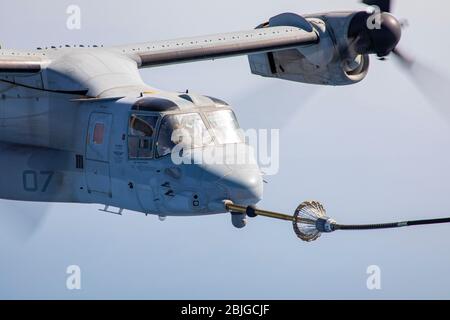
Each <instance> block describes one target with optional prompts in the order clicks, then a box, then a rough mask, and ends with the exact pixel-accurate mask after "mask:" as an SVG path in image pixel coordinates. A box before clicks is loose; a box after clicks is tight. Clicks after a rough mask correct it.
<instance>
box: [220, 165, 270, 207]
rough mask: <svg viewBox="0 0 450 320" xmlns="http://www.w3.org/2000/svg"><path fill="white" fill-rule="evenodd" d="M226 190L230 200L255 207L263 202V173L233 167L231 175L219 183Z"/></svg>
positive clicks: (257, 169) (254, 169)
mask: <svg viewBox="0 0 450 320" xmlns="http://www.w3.org/2000/svg"><path fill="white" fill-rule="evenodd" d="M217 183H218V184H219V185H220V186H221V187H222V188H225V190H226V191H227V193H228V195H229V198H230V199H229V200H231V201H233V202H234V203H237V204H241V205H254V204H256V203H258V202H259V201H261V199H262V195H263V180H262V175H261V171H260V170H259V168H258V167H257V166H255V167H251V168H250V167H239V166H236V167H231V170H230V173H229V174H227V175H226V176H224V177H223V178H222V179H220V180H219V181H218V182H217Z"/></svg>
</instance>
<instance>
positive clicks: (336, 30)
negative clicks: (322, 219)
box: [0, 1, 401, 228]
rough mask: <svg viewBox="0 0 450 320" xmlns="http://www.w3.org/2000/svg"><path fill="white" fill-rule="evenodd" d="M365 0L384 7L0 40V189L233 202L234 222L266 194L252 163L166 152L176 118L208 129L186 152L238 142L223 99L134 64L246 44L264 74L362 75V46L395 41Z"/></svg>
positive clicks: (380, 50) (319, 78)
mask: <svg viewBox="0 0 450 320" xmlns="http://www.w3.org/2000/svg"><path fill="white" fill-rule="evenodd" d="M364 2H365V3H366V4H369V5H373V4H376V5H378V7H379V8H380V9H381V12H378V13H377V12H375V14H374V13H373V12H369V11H358V12H326V13H319V14H310V15H303V16H301V15H298V14H294V13H283V14H280V15H277V16H274V17H272V18H270V19H269V20H268V21H266V22H264V23H262V24H261V25H259V26H258V27H257V28H256V29H252V30H248V31H241V32H234V33H224V34H217V35H208V36H203V37H194V38H186V39H177V40H169V41H160V42H148V43H140V44H131V45H122V46H116V47H109V48H106V47H97V46H91V47H82V46H80V47H69V46H58V47H51V48H44V49H42V48H38V49H37V50H34V51H20V50H13V49H1V50H0V140H1V147H0V150H1V151H0V167H1V168H2V169H1V180H0V198H2V199H10V200H20V201H42V202H65V203H97V204H102V205H105V209H106V210H109V208H110V207H113V208H117V213H121V212H122V210H123V209H127V210H132V211H137V212H143V213H145V214H155V215H159V216H161V217H165V216H180V215H182V216H191V215H192V216H200V215H207V214H217V213H225V212H231V213H232V215H231V216H232V222H233V225H234V226H235V227H238V228H240V227H243V226H244V225H245V218H246V216H247V215H250V216H255V215H256V213H257V212H256V211H255V207H253V206H252V205H255V204H256V203H258V202H259V201H260V200H261V198H262V194H263V180H262V174H261V171H260V168H259V167H258V165H257V164H256V163H254V162H252V163H246V164H242V163H241V164H229V163H223V164H207V163H200V164H198V163H196V162H195V161H194V162H193V164H175V163H174V162H173V159H172V156H171V155H172V153H173V152H172V151H173V149H174V147H175V146H176V145H177V141H174V137H173V136H174V135H173V131H175V130H178V131H179V130H180V129H182V132H183V133H182V136H181V137H178V138H177V139H179V138H181V140H183V139H186V140H190V139H191V138H192V140H193V141H195V139H194V138H195V137H193V136H192V135H194V134H199V132H200V134H202V135H203V137H204V136H207V137H208V138H207V139H202V142H201V143H200V144H199V143H197V144H195V145H194V144H191V146H190V148H189V146H187V145H186V144H185V147H186V148H185V150H184V151H185V152H186V154H189V155H190V157H192V158H195V157H196V156H198V154H199V153H201V152H203V151H204V150H205V149H213V150H216V151H220V150H221V149H224V148H225V147H226V146H227V145H230V144H235V145H241V146H245V142H244V141H243V140H242V136H241V135H240V134H238V129H239V126H238V122H237V119H236V118H235V116H234V113H233V111H232V108H231V107H230V106H229V105H228V104H227V103H226V102H224V101H222V100H220V99H217V98H213V97H208V96H201V95H197V94H191V93H178V92H165V91H162V90H157V89H154V88H152V87H150V86H148V85H147V84H145V83H144V82H143V80H142V79H141V76H140V74H139V69H141V68H151V67H155V66H163V65H169V64H176V63H185V62H191V61H199V60H209V59H218V58H226V57H232V56H237V55H248V59H249V63H250V69H251V72H252V73H254V74H257V75H260V76H263V77H272V78H278V79H284V80H290V81H296V82H302V83H309V84H318V85H334V86H341V85H350V84H354V83H357V82H360V81H361V80H363V79H364V78H365V76H366V75H367V73H368V69H369V55H371V54H375V55H377V56H378V57H380V58H381V57H385V56H387V55H388V54H390V53H391V52H395V51H396V50H395V48H396V46H397V44H398V42H399V40H400V37H401V24H400V22H399V21H398V20H397V19H396V18H395V17H394V16H392V15H391V14H390V13H388V12H387V11H389V1H364ZM193 129H195V130H193ZM194 132H196V133H194ZM179 140H180V139H179ZM178 142H179V141H178ZM228 149H230V148H228ZM239 150H240V152H250V149H249V148H247V147H244V148H240V149H239ZM243 150H244V151H243ZM228 156H230V157H232V156H234V155H227V157H228ZM249 158H251V156H249ZM242 208H245V210H244V209H242ZM111 211H112V210H111ZM259 214H261V215H264V212H262V211H259ZM265 215H267V216H272V217H275V218H277V217H278V218H279V216H277V215H276V214H275V213H272V214H271V213H270V212H269V213H266V214H265Z"/></svg>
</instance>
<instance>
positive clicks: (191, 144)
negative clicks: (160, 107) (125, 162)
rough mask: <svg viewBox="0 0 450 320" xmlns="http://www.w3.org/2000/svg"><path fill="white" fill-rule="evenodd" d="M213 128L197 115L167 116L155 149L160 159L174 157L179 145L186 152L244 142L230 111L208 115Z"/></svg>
mask: <svg viewBox="0 0 450 320" xmlns="http://www.w3.org/2000/svg"><path fill="white" fill-rule="evenodd" d="M205 117H206V119H207V121H208V122H209V124H210V126H211V130H208V128H207V126H206V125H205V123H204V122H203V119H202V117H201V116H200V114H198V113H186V114H174V115H168V116H165V117H164V118H163V120H162V122H161V125H160V127H159V135H158V142H157V147H156V152H157V157H163V156H165V155H168V154H169V153H171V151H172V149H173V148H174V147H175V146H176V145H179V144H182V146H183V148H188V149H192V148H199V147H205V146H209V145H213V144H214V143H217V144H231V143H241V142H243V140H244V139H243V135H242V133H241V132H240V130H239V124H238V122H237V120H236V117H235V115H234V113H233V111H231V110H217V111H210V112H206V113H205Z"/></svg>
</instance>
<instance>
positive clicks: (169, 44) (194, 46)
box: [112, 26, 319, 68]
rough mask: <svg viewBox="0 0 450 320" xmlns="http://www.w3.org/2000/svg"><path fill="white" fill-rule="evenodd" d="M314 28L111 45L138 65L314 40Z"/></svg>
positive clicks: (260, 50)
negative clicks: (309, 29)
mask: <svg viewBox="0 0 450 320" xmlns="http://www.w3.org/2000/svg"><path fill="white" fill-rule="evenodd" d="M318 41H319V37H318V35H317V33H316V32H315V31H305V30H303V29H300V28H297V27H290V26H287V27H284V26H283V27H268V28H262V29H255V30H250V31H241V32H233V33H224V34H216V35H210V36H203V37H195V38H185V39H177V40H169V41H160V42H152V43H141V44H134V45H127V46H120V47H114V48H112V50H114V51H117V52H120V53H121V54H126V55H127V56H129V57H131V58H132V59H133V60H135V61H136V62H137V64H138V66H139V68H146V67H153V66H161V65H168V64H174V63H183V62H192V61H200V60H211V59H218V58H226V57H232V56H239V55H249V54H255V53H264V52H273V51H279V50H286V49H291V48H296V47H300V46H307V45H311V44H316V43H317V42H318Z"/></svg>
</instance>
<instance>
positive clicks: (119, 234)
mask: <svg viewBox="0 0 450 320" xmlns="http://www.w3.org/2000/svg"><path fill="white" fill-rule="evenodd" d="M127 3H128V5H127V6H124V4H123V2H121V3H120V4H119V2H107V1H95V2H93V1H86V0H78V1H70V2H69V1H58V2H57V3H55V1H44V0H43V1H40V2H39V3H38V2H36V1H31V0H28V1H25V0H23V1H14V2H13V1H9V2H8V3H7V4H3V7H2V10H1V12H0V26H1V28H0V30H2V31H1V32H0V43H1V44H2V47H17V48H34V47H38V46H46V45H54V44H65V43H77V44H89V43H91V44H105V45H113V44H122V43H133V42H139V41H148V40H158V39H165V38H174V37H183V36H193V35H201V34H208V33H215V32H226V31H233V30H241V29H248V28H252V27H254V26H256V25H258V24H259V23H260V22H262V21H264V20H265V19H267V18H269V17H271V16H273V15H275V14H278V13H281V12H285V11H292V12H296V13H299V14H301V13H312V12H318V11H326V10H334V9H337V10H340V9H358V8H362V7H361V6H360V5H359V4H358V3H357V2H356V1H344V0H342V1H325V0H320V1H319V0H316V1H310V2H305V1H287V0H282V1H256V0H249V1H245V2H242V1H234V0H230V1H226V2H223V1H222V2H217V3H216V2H211V1H206V0H194V1H166V2H153V1H132V0H130V1H128V2H127ZM70 4H77V5H79V6H80V8H81V10H82V28H81V30H78V31H70V30H68V29H67V28H66V19H67V15H66V13H65V11H66V8H67V6H68V5H70ZM424 9H425V8H424V5H423V2H419V1H401V0H399V1H396V6H395V12H396V13H397V15H398V16H399V17H400V18H407V19H408V21H409V27H408V28H407V29H406V30H405V34H404V37H403V40H402V44H401V46H402V47H403V48H404V49H405V50H406V51H407V52H409V53H410V54H412V55H414V56H416V57H418V58H419V59H420V60H421V61H424V63H426V64H427V65H429V66H430V67H432V68H434V69H437V70H439V71H440V72H441V73H442V74H445V75H449V73H450V65H449V64H447V63H446V62H447V53H448V51H449V49H450V44H449V42H448V41H447V40H446V38H445V37H442V35H443V34H445V32H446V31H447V30H449V27H450V22H449V19H448V11H447V9H448V4H444V2H443V1H437V0H430V1H427V7H426V10H424ZM424 11H426V12H433V16H432V17H430V15H424ZM395 62H396V61H395V59H394V58H390V59H389V61H386V62H380V61H377V60H375V59H372V64H371V72H370V74H369V76H368V77H367V79H366V80H365V81H364V82H362V83H361V84H358V85H355V86H351V87H345V88H322V87H320V88H319V87H313V86H308V85H303V84H297V83H289V82H283V81H278V80H273V79H263V78H260V77H257V76H253V75H251V74H250V72H249V67H248V64H247V60H246V58H245V57H240V58H233V59H228V60H219V61H215V62H199V63H193V64H186V65H180V66H169V67H163V68H155V69H147V70H144V71H143V72H142V75H143V78H144V80H145V81H146V82H147V83H149V84H151V85H153V86H155V87H158V88H164V89H167V90H177V91H181V90H185V89H187V88H189V89H190V90H191V91H195V92H199V93H203V94H208V95H213V96H217V97H221V98H223V99H224V100H227V101H229V102H230V103H231V104H232V105H234V107H235V111H236V113H237V115H238V118H239V119H240V123H241V125H242V126H243V127H244V128H281V133H280V135H281V136H280V139H281V157H280V172H279V174H277V175H275V176H271V177H269V178H268V180H269V184H267V185H266V188H265V195H264V200H263V201H262V202H261V204H260V206H261V207H264V208H268V209H273V210H279V211H283V212H292V211H293V210H294V209H295V208H296V206H297V205H298V204H299V203H300V202H302V201H303V200H306V199H317V200H320V201H321V202H323V203H324V204H325V206H326V208H327V209H328V212H329V214H330V215H331V216H333V217H335V218H336V219H337V220H338V221H340V222H343V223H345V222H350V223H353V222H355V223H357V222H362V223H364V222H378V221H391V220H399V219H400V220H401V219H414V218H422V217H425V218H426V217H434V216H446V215H450V197H449V196H448V194H449V191H450V170H448V164H449V163H450V151H449V147H450V124H449V123H450V122H449V120H448V118H446V117H445V115H443V114H442V113H438V112H435V110H434V109H433V108H432V107H430V104H429V103H428V101H427V100H426V99H425V98H424V96H423V95H422V94H421V93H420V92H419V91H418V90H417V87H416V86H415V84H414V82H413V81H411V80H410V79H409V78H408V77H407V76H406V75H405V74H404V73H403V72H402V69H401V68H400V67H399V66H398V65H397V64H396V63H395ZM449 83H450V82H449ZM442 88H444V89H443V90H442V91H444V90H445V84H442ZM449 107H450V106H449ZM99 208H100V206H97V205H65V204H53V205H51V206H50V207H49V208H47V206H45V205H42V204H29V203H20V202H9V201H0V214H1V215H4V216H9V217H11V215H14V213H15V212H26V213H27V214H29V215H39V214H40V213H41V212H42V211H45V210H47V209H48V215H47V216H46V219H45V220H44V222H43V223H42V225H41V228H40V229H39V230H38V232H37V233H36V234H35V235H34V236H33V237H32V238H31V239H29V241H27V242H26V243H23V242H21V241H18V240H17V239H16V237H14V235H5V234H4V233H2V234H1V235H0V298H8V299H10V298H33V299H35V298H37V299H41V298H62V299H79V298H93V299H101V298H114V299H115V298H125V299H129V298H137V299H185V298H192V299H215V298H217V299H222V298H224V299H249V298H253V299H316V298H325V299H335V298H339V299H341V298H344V299H345V298H356V299H381V298H387V299H392V298H405V299H408V298H421V299H429V298H450V293H449V292H448V288H449V286H450V276H448V275H447V274H448V270H449V268H450V255H449V254H448V245H450V237H449V234H450V233H449V231H450V230H449V227H448V226H435V227H422V228H416V229H410V230H406V229H402V230H397V231H393V230H389V231H380V232H361V233H360V232H356V233H344V232H341V233H335V234H333V235H324V236H323V237H322V238H321V239H320V240H319V241H318V242H315V243H312V244H307V243H303V242H300V241H299V240H298V239H297V238H296V237H295V235H294V234H293V232H292V228H291V226H290V225H289V223H283V222H279V221H272V220H268V219H265V218H262V217H260V218H257V219H255V220H251V221H250V223H249V225H248V226H247V227H246V228H245V229H243V230H236V229H234V228H233V227H232V226H231V223H230V218H229V216H228V215H223V216H211V217H205V218H168V219H167V220H166V221H165V222H163V223H162V222H160V221H159V220H158V219H157V217H145V216H143V215H139V214H135V213H129V214H126V215H124V216H122V217H119V216H114V215H108V214H105V213H101V212H99V211H98V210H97V209H99ZM8 219H9V218H8ZM72 264H76V265H79V266H80V267H81V270H82V290H80V291H69V290H67V289H66V286H65V284H66V277H67V275H66V273H65V271H66V268H67V266H69V265H72ZM369 265H378V266H379V267H380V268H381V281H382V289H381V290H375V291H370V290H368V289H367V287H366V279H367V277H368V275H367V274H366V269H367V267H368V266H369Z"/></svg>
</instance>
